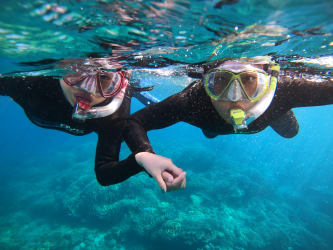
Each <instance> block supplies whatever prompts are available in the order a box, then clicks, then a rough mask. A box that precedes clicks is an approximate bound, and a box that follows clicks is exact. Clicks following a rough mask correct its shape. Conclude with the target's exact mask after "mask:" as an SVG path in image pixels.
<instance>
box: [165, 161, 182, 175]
mask: <svg viewBox="0 0 333 250" xmlns="http://www.w3.org/2000/svg"><path fill="white" fill-rule="evenodd" d="M166 170H168V171H169V172H171V173H172V174H173V175H174V176H178V175H180V174H181V173H182V172H184V171H183V170H182V169H181V168H179V167H177V166H176V165H174V164H173V163H172V162H171V164H170V165H168V167H167V169H166Z"/></svg>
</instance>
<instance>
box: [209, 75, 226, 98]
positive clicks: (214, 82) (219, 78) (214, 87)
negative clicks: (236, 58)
mask: <svg viewBox="0 0 333 250" xmlns="http://www.w3.org/2000/svg"><path fill="white" fill-rule="evenodd" d="M231 78H232V74H231V73H230V72H227V71H223V72H215V73H212V74H211V76H210V77H209V83H208V89H209V90H210V92H211V93H213V94H214V95H215V96H218V95H220V94H221V93H222V92H223V91H224V90H225V88H226V87H227V86H228V83H229V82H230V80H231Z"/></svg>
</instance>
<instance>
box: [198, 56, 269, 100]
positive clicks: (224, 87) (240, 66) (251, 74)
mask: <svg viewBox="0 0 333 250" xmlns="http://www.w3.org/2000/svg"><path fill="white" fill-rule="evenodd" d="M269 79H270V77H269V75H268V74H267V73H266V72H265V71H264V70H261V69H259V68H256V67H254V66H252V65H251V64H244V63H236V62H231V63H227V64H226V65H222V67H220V68H218V69H215V70H213V71H210V72H208V73H207V74H206V75H205V78H204V85H205V90H206V92H207V94H208V95H209V96H210V97H211V98H212V99H214V100H219V101H232V102H237V101H250V102H255V101H258V100H260V98H262V97H263V96H264V94H265V93H266V91H267V89H268V86H269Z"/></svg>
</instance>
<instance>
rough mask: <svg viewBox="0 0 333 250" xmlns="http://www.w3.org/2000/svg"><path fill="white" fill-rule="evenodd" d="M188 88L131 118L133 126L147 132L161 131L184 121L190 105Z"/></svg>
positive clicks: (138, 112)
mask: <svg viewBox="0 0 333 250" xmlns="http://www.w3.org/2000/svg"><path fill="white" fill-rule="evenodd" d="M187 92H188V91H187V88H186V89H185V90H183V91H182V92H180V93H177V94H174V95H172V96H170V97H168V98H166V99H164V100H163V101H161V102H159V103H156V104H153V105H150V106H147V107H145V108H143V109H141V110H139V111H137V112H136V113H134V114H133V115H132V116H131V118H130V119H131V120H133V121H134V122H132V125H136V127H137V126H141V127H142V128H143V129H144V130H145V131H149V130H153V129H161V128H165V127H168V126H171V125H173V124H175V123H177V122H179V121H182V120H183V119H184V117H185V116H186V113H187V109H188V106H189V105H188V104H189V102H190V100H189V98H188V97H187Z"/></svg>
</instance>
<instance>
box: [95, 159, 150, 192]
mask: <svg viewBox="0 0 333 250" xmlns="http://www.w3.org/2000/svg"><path fill="white" fill-rule="evenodd" d="M143 170H144V169H143V168H142V167H141V166H140V165H139V164H138V163H137V162H136V160H135V156H134V154H131V155H130V156H129V157H128V158H127V159H125V160H122V161H103V160H100V161H98V160H96V162H95V173H96V178H97V181H98V182H99V184H101V185H102V186H108V185H113V184H117V183H120V182H123V181H125V180H127V179H128V178H130V177H131V176H133V175H136V174H138V173H140V172H141V171H143Z"/></svg>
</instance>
